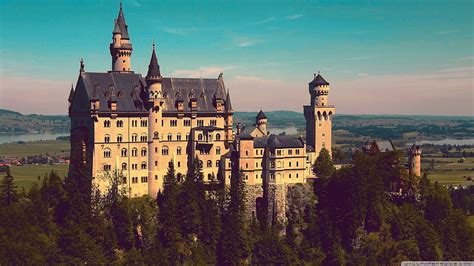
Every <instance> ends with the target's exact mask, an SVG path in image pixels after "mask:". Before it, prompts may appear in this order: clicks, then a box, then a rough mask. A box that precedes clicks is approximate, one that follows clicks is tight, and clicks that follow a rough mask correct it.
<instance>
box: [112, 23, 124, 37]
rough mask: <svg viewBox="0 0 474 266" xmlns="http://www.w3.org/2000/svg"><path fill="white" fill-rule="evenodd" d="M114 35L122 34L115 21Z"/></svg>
mask: <svg viewBox="0 0 474 266" xmlns="http://www.w3.org/2000/svg"><path fill="white" fill-rule="evenodd" d="M112 33H113V34H115V33H122V31H121V30H120V26H119V25H118V23H117V20H116V21H115V25H114V30H113V31H112Z"/></svg>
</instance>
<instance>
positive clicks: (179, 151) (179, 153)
mask: <svg viewBox="0 0 474 266" xmlns="http://www.w3.org/2000/svg"><path fill="white" fill-rule="evenodd" d="M176 155H181V147H180V146H178V148H176Z"/></svg>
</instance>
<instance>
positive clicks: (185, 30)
mask: <svg viewBox="0 0 474 266" xmlns="http://www.w3.org/2000/svg"><path fill="white" fill-rule="evenodd" d="M163 31H164V32H166V33H169V34H175V35H188V34H190V33H194V32H196V31H197V28H195V27H191V28H173V27H166V28H164V29H163Z"/></svg>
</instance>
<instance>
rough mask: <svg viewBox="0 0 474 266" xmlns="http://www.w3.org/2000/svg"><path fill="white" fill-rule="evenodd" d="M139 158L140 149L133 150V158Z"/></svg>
mask: <svg viewBox="0 0 474 266" xmlns="http://www.w3.org/2000/svg"><path fill="white" fill-rule="evenodd" d="M137 156H138V149H137V148H133V149H132V157H137Z"/></svg>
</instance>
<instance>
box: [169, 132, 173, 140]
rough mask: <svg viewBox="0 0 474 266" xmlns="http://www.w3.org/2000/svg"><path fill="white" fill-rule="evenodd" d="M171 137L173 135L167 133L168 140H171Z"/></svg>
mask: <svg viewBox="0 0 474 266" xmlns="http://www.w3.org/2000/svg"><path fill="white" fill-rule="evenodd" d="M172 139H173V135H171V133H168V141H171V140H172Z"/></svg>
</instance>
